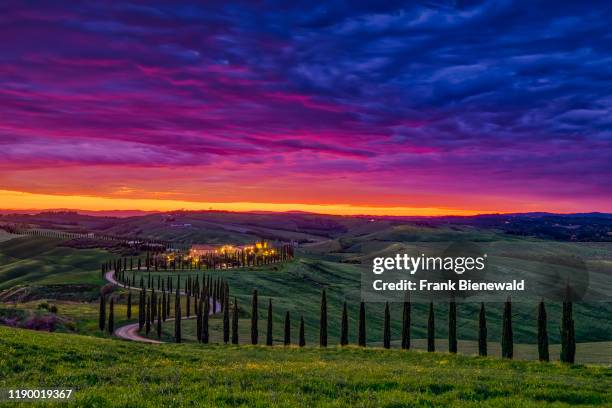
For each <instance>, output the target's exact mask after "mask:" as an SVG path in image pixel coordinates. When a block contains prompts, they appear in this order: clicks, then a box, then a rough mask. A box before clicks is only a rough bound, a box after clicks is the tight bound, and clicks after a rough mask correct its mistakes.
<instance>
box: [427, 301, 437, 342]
mask: <svg viewBox="0 0 612 408" xmlns="http://www.w3.org/2000/svg"><path fill="white" fill-rule="evenodd" d="M427 351H429V352H433V351H436V326H435V317H434V306H433V302H429V316H428V318H427Z"/></svg>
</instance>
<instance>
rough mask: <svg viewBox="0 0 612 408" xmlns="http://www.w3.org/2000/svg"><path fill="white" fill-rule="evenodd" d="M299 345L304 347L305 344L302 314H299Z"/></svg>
mask: <svg viewBox="0 0 612 408" xmlns="http://www.w3.org/2000/svg"><path fill="white" fill-rule="evenodd" d="M299 344H300V347H304V346H305V345H306V337H305V336H304V315H301V316H300V341H299Z"/></svg>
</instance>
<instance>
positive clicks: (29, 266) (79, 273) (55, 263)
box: [0, 235, 109, 296]
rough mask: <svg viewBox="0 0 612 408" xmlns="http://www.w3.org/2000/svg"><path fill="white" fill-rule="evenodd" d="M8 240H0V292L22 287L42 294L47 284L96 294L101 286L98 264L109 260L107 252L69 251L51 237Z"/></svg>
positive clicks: (5, 237) (6, 237) (13, 237)
mask: <svg viewBox="0 0 612 408" xmlns="http://www.w3.org/2000/svg"><path fill="white" fill-rule="evenodd" d="M9 238H11V236H10V235H9V236H4V238H3V240H0V291H1V290H6V289H9V288H15V287H19V286H22V285H30V286H32V285H34V286H37V287H39V288H38V289H41V290H43V291H44V287H45V286H49V285H70V284H82V285H91V289H94V292H95V288H96V287H98V286H100V285H102V284H103V283H104V280H103V279H102V277H101V275H100V263H101V262H102V261H103V260H105V259H108V257H109V254H108V253H107V252H106V251H103V250H99V249H75V248H69V247H65V246H62V242H63V241H61V240H58V239H53V238H43V237H28V236H24V237H19V236H18V237H15V236H12V239H9ZM41 287H42V288H41ZM50 296H52V294H50Z"/></svg>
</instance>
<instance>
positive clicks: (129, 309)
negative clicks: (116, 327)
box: [127, 292, 132, 319]
mask: <svg viewBox="0 0 612 408" xmlns="http://www.w3.org/2000/svg"><path fill="white" fill-rule="evenodd" d="M127 318H128V319H131V318H132V292H128V297H127Z"/></svg>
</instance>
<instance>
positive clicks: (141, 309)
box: [138, 289, 147, 330]
mask: <svg viewBox="0 0 612 408" xmlns="http://www.w3.org/2000/svg"><path fill="white" fill-rule="evenodd" d="M145 296H147V294H146V292H145V290H144V289H141V290H140V293H139V294H138V330H142V328H143V327H144V324H145V305H146V300H145Z"/></svg>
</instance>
